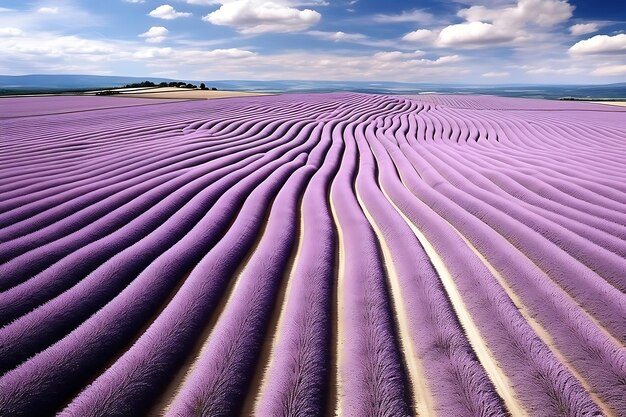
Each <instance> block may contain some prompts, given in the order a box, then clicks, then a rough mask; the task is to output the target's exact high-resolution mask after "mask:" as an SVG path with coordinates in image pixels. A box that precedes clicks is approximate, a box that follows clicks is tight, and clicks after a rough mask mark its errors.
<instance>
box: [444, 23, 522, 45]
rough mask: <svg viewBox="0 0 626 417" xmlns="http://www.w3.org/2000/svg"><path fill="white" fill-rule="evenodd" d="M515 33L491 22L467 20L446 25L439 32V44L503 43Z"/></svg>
mask: <svg viewBox="0 0 626 417" xmlns="http://www.w3.org/2000/svg"><path fill="white" fill-rule="evenodd" d="M515 36H516V35H515V33H512V32H511V31H507V30H504V29H503V28H501V27H499V26H496V25H494V24H491V23H485V22H468V23H459V24H457V25H450V26H446V27H445V28H443V29H442V30H441V32H439V37H438V38H437V44H438V45H439V46H459V45H460V46H471V45H484V44H494V43H503V42H507V41H511V40H513V39H515Z"/></svg>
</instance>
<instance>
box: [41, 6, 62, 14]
mask: <svg viewBox="0 0 626 417" xmlns="http://www.w3.org/2000/svg"><path fill="white" fill-rule="evenodd" d="M37 13H44V14H57V13H59V8H58V7H40V8H38V9H37Z"/></svg>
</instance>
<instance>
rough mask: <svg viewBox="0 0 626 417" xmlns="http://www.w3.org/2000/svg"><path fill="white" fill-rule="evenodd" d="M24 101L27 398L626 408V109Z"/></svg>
mask: <svg viewBox="0 0 626 417" xmlns="http://www.w3.org/2000/svg"><path fill="white" fill-rule="evenodd" d="M29 101H30V103H31V104H30V105H29V104H28V103H29ZM122 102H123V103H122ZM0 104H2V105H5V104H9V105H8V106H7V108H6V111H4V112H3V116H2V135H3V136H2V147H3V151H2V153H0V415H2V416H4V415H7V416H16V417H20V416H24V417H39V416H51V415H60V416H63V417H83V416H92V417H96V416H98V417H105V416H106V417H108V416H119V417H122V416H128V415H133V416H144V415H145V416H167V417H169V416H172V417H173V416H191V415H200V416H211V417H212V416H237V415H241V416H248V415H255V416H345V417H351V416H365V415H371V416H389V417H391V416H394V417H395V416H405V415H415V416H440V417H444V416H445V417H448V416H449V417H467V416H478V415H480V416H503V417H504V416H506V415H512V416H533V417H535V416H537V417H554V416H569V415H588V416H593V415H605V416H607V417H616V416H620V415H626V397H625V396H624V395H623V394H624V392H625V391H626V321H625V320H624V318H625V317H626V272H625V271H626V215H625V214H624V213H626V186H625V185H624V184H626V167H625V166H624V164H623V160H624V158H625V157H626V139H625V138H626V117H625V116H626V109H624V108H620V107H611V106H606V105H597V104H592V103H575V102H556V101H555V102H550V101H542V100H527V99H510V98H498V97H490V96H444V95H441V96H428V95H422V96H415V97H400V96H385V95H368V94H352V93H333V94H288V95H274V96H259V97H236V98H227V99H226V98H225V99H221V100H215V101H211V100H201V101H199V100H193V101H167V102H165V101H159V100H140V99H134V98H130V97H126V98H124V99H119V98H111V97H74V98H72V97H56V98H55V97H46V98H45V99H40V98H35V97H32V98H24V97H22V98H7V99H3V100H2V101H1V102H0ZM11 104H14V105H11Z"/></svg>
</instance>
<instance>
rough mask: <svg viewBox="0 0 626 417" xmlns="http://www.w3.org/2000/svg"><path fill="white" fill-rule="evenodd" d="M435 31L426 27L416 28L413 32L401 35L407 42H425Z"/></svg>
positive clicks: (430, 38)
mask: <svg viewBox="0 0 626 417" xmlns="http://www.w3.org/2000/svg"><path fill="white" fill-rule="evenodd" d="M434 36H435V33H434V32H433V31H432V30H428V29H417V30H414V31H413V32H409V33H407V34H406V35H404V36H403V37H402V39H404V40H405V41H409V42H426V41H430V40H432V39H433V37H434Z"/></svg>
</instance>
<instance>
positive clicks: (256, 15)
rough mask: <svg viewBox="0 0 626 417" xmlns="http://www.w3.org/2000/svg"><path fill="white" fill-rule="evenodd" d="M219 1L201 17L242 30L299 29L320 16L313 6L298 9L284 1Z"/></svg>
mask: <svg viewBox="0 0 626 417" xmlns="http://www.w3.org/2000/svg"><path fill="white" fill-rule="evenodd" d="M220 3H221V6H220V8H219V9H217V10H216V11H214V12H212V13H209V14H208V15H206V16H204V17H203V18H202V20H204V21H206V22H209V23H213V24H214V25H221V26H232V27H234V28H236V29H237V30H238V31H239V32H241V33H245V34H251V33H264V32H299V31H303V30H306V29H308V28H310V27H311V26H313V25H315V24H316V23H317V22H319V20H320V19H321V17H322V16H321V15H320V14H319V13H318V12H316V11H314V10H311V9H303V10H300V9H297V8H295V7H293V6H292V3H287V2H284V1H266V0H229V1H221V2H220Z"/></svg>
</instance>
